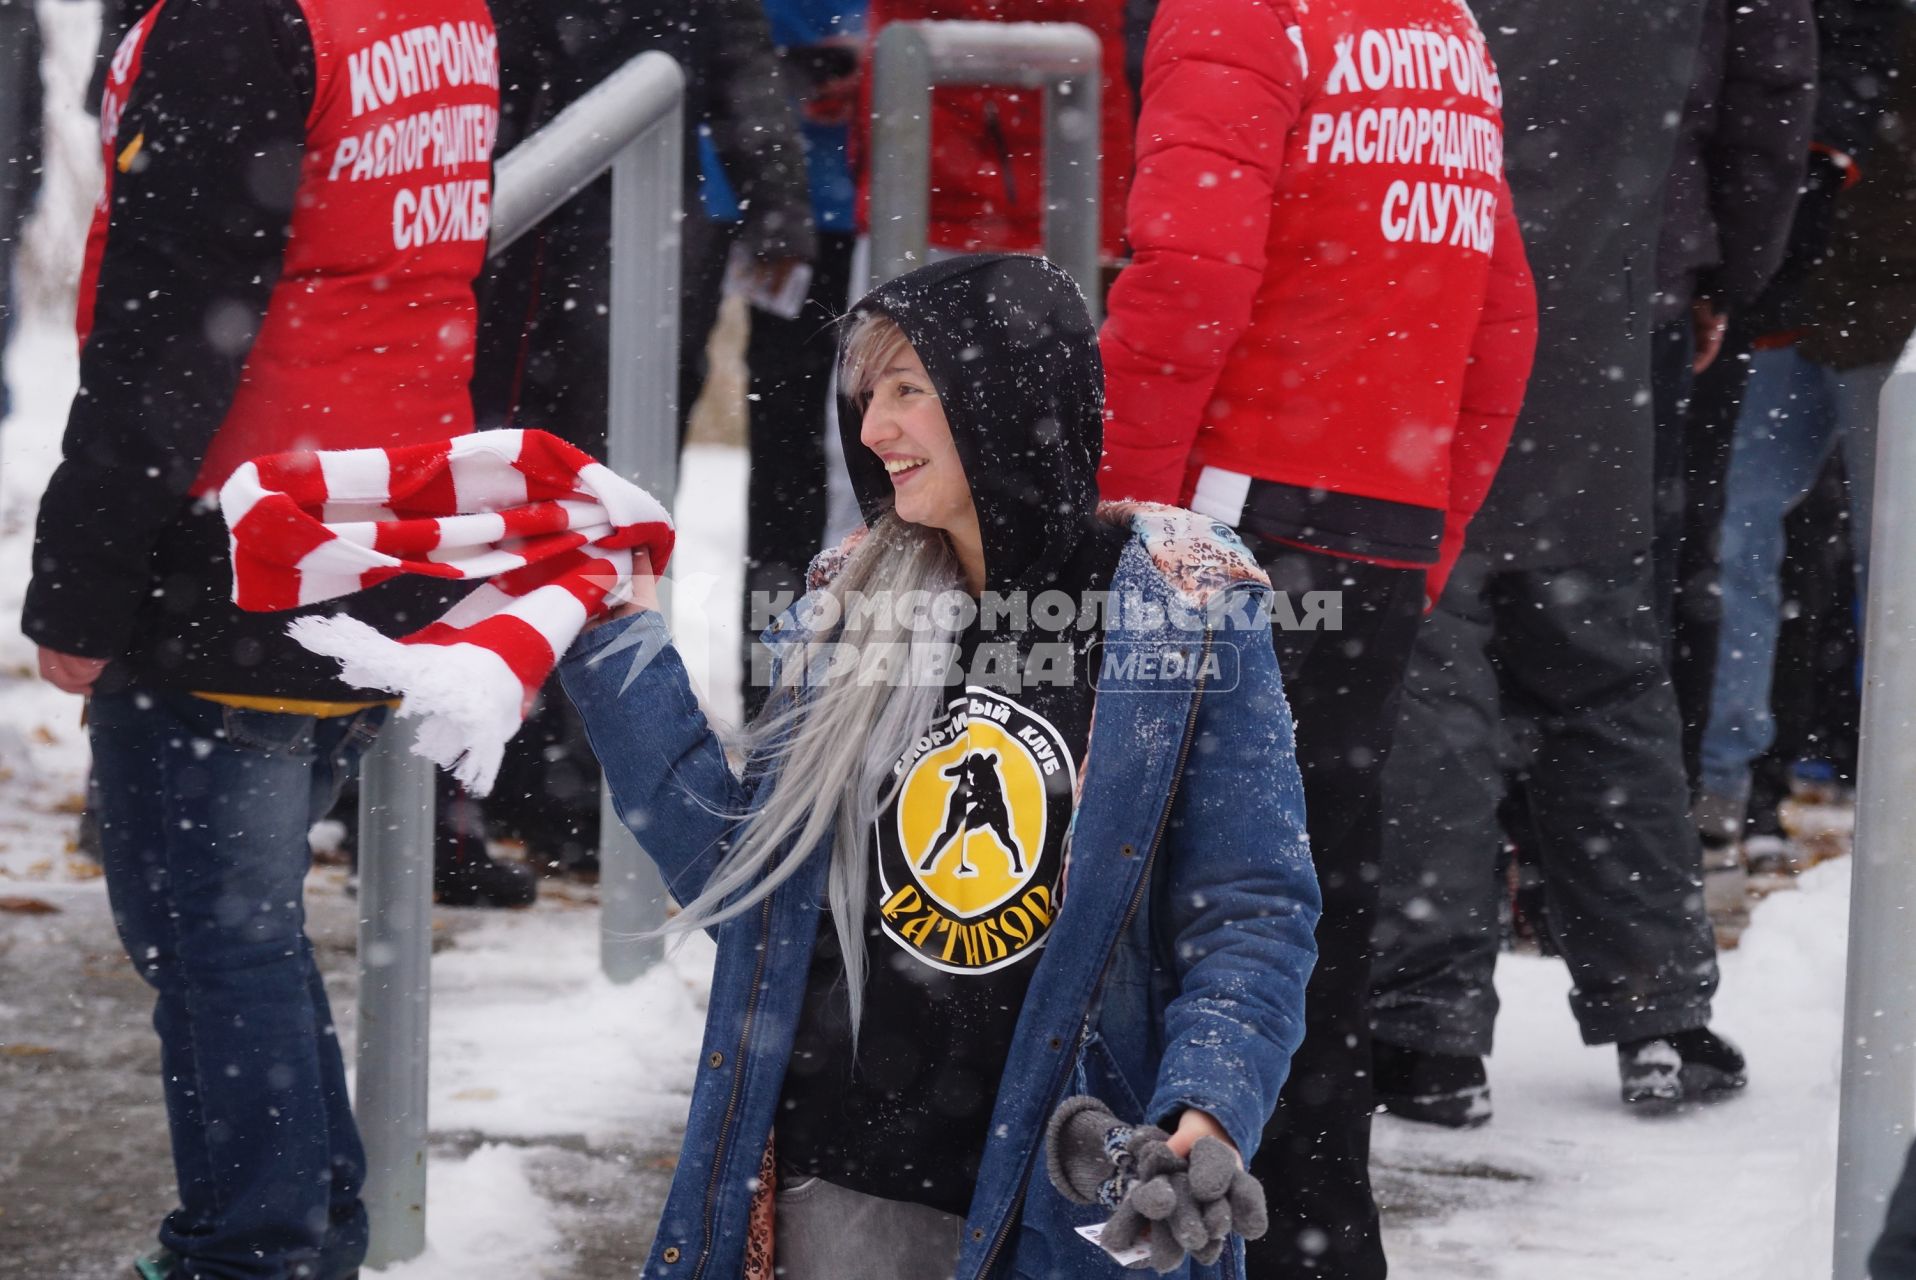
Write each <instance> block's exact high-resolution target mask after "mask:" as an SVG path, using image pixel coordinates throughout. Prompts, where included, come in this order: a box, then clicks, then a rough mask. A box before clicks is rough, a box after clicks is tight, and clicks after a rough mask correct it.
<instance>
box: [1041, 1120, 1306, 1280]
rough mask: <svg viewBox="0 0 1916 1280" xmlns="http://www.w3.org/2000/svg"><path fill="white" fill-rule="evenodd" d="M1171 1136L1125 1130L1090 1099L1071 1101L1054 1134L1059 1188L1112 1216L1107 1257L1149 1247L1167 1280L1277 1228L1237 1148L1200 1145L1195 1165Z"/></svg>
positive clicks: (1051, 1158) (1051, 1146)
mask: <svg viewBox="0 0 1916 1280" xmlns="http://www.w3.org/2000/svg"><path fill="white" fill-rule="evenodd" d="M1168 1136H1169V1135H1167V1134H1166V1133H1165V1132H1164V1130H1162V1129H1159V1128H1157V1127H1156V1126H1155V1125H1130V1124H1126V1123H1125V1122H1124V1121H1122V1120H1119V1119H1118V1118H1117V1116H1115V1115H1113V1114H1112V1112H1111V1110H1110V1108H1108V1107H1106V1106H1105V1105H1104V1104H1103V1103H1102V1102H1099V1101H1098V1100H1097V1099H1096V1098H1089V1097H1076V1098H1067V1099H1066V1100H1065V1101H1064V1102H1063V1103H1061V1104H1060V1105H1059V1107H1058V1109H1057V1111H1055V1112H1053V1113H1052V1117H1051V1121H1050V1123H1049V1124H1047V1125H1046V1126H1045V1167H1046V1170H1047V1171H1048V1172H1049V1174H1050V1175H1051V1183H1052V1185H1053V1186H1055V1187H1057V1188H1058V1190H1059V1192H1060V1193H1061V1194H1063V1195H1064V1196H1065V1197H1067V1198H1068V1199H1071V1200H1073V1201H1075V1202H1077V1203H1078V1204H1099V1205H1103V1206H1105V1207H1106V1208H1108V1209H1110V1210H1111V1217H1110V1220H1109V1221H1107V1222H1106V1223H1105V1227H1104V1234H1103V1237H1102V1243H1103V1245H1104V1247H1105V1248H1107V1249H1110V1250H1113V1251H1117V1252H1122V1251H1123V1250H1125V1249H1129V1248H1131V1247H1132V1246H1133V1245H1136V1244H1137V1243H1139V1241H1140V1240H1144V1241H1145V1242H1146V1244H1147V1246H1148V1247H1149V1249H1150V1264H1151V1267H1152V1269H1153V1270H1155V1271H1157V1272H1159V1273H1160V1274H1162V1273H1164V1272H1168V1271H1174V1270H1176V1269H1177V1267H1178V1265H1179V1264H1180V1263H1182V1262H1183V1261H1184V1256H1185V1254H1186V1253H1189V1254H1190V1255H1191V1256H1192V1257H1193V1258H1194V1259H1195V1260H1197V1261H1198V1262H1201V1263H1207V1264H1208V1263H1212V1262H1216V1261H1217V1259H1218V1257H1219V1255H1221V1254H1222V1253H1223V1251H1224V1245H1225V1242H1226V1241H1227V1240H1228V1239H1229V1238H1230V1235H1231V1233H1232V1232H1233V1231H1235V1232H1237V1233H1238V1234H1240V1235H1242V1236H1244V1237H1245V1238H1246V1239H1250V1240H1255V1239H1257V1238H1258V1237H1259V1236H1261V1235H1263V1234H1264V1232H1265V1231H1266V1229H1267V1228H1268V1225H1269V1223H1268V1216H1267V1214H1266V1212H1265V1206H1264V1189H1263V1188H1262V1187H1261V1186H1259V1185H1258V1182H1257V1180H1256V1179H1255V1178H1253V1177H1251V1176H1250V1175H1249V1174H1248V1173H1246V1172H1245V1171H1244V1170H1243V1169H1242V1168H1240V1167H1239V1165H1238V1161H1237V1157H1236V1156H1235V1155H1234V1154H1233V1153H1232V1151H1231V1149H1230V1147H1228V1146H1226V1145H1225V1144H1224V1143H1222V1142H1219V1141H1218V1140H1217V1139H1215V1138H1200V1139H1199V1140H1198V1141H1197V1143H1196V1144H1195V1145H1194V1146H1193V1147H1192V1148H1191V1156H1190V1159H1188V1160H1186V1159H1183V1158H1180V1157H1179V1156H1177V1155H1174V1154H1173V1153H1172V1151H1171V1148H1170V1147H1169V1146H1168V1145H1167V1141H1166V1139H1167V1138H1168ZM1154 1227H1155V1229H1153V1228H1154Z"/></svg>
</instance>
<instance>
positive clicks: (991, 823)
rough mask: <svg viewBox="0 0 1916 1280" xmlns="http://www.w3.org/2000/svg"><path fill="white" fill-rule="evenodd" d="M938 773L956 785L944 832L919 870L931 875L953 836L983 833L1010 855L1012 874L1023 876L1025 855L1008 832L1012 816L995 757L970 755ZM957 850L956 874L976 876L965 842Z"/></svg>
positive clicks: (988, 753)
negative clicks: (955, 782)
mask: <svg viewBox="0 0 1916 1280" xmlns="http://www.w3.org/2000/svg"><path fill="white" fill-rule="evenodd" d="M940 772H941V773H942V775H943V776H944V777H947V778H952V779H955V780H956V781H957V783H958V785H957V786H955V787H953V788H952V790H951V795H950V797H949V798H948V799H947V800H946V802H945V804H946V809H945V829H944V830H943V831H940V832H939V833H938V836H937V838H936V839H934V840H933V841H932V842H931V852H929V853H927V854H926V855H925V858H924V861H922V862H920V863H919V864H918V869H919V870H920V871H930V870H931V869H932V867H933V865H935V864H936V863H937V861H938V855H939V854H941V853H943V852H944V851H945V850H946V849H947V848H949V847H950V846H951V840H952V838H953V837H954V836H962V835H963V834H964V833H965V832H967V831H976V830H979V829H983V830H986V831H989V832H990V833H991V834H992V835H993V836H995V837H997V840H998V844H999V846H1000V847H1002V848H1004V849H1006V850H1008V851H1009V852H1010V854H1011V871H1012V874H1013V875H1020V876H1021V875H1023V874H1024V872H1025V858H1024V851H1023V850H1022V849H1020V848H1019V846H1018V836H1017V833H1016V832H1014V831H1012V829H1011V813H1010V811H1009V810H1008V809H1007V808H1006V807H1005V786H1004V781H1003V780H1002V779H1001V778H999V776H998V753H997V752H995V751H973V752H969V753H968V754H966V756H965V758H964V759H963V760H960V761H959V762H958V763H957V764H954V765H952V766H950V767H949V768H946V769H943V770H941V771H940ZM957 848H958V868H957V874H958V875H961V876H975V875H977V874H978V869H977V868H976V867H973V866H972V865H971V864H970V863H969V862H966V861H965V842H964V841H963V840H960V841H959V842H958V846H957Z"/></svg>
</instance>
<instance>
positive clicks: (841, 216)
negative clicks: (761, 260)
mask: <svg viewBox="0 0 1916 1280" xmlns="http://www.w3.org/2000/svg"><path fill="white" fill-rule="evenodd" d="M865 9H866V5H865V3H864V0H770V3H768V4H767V5H766V12H767V14H768V16H769V17H770V19H771V24H772V39H773V40H774V41H776V42H777V45H778V48H779V50H780V52H781V55H782V56H783V58H784V60H785V66H786V68H787V69H788V71H790V73H791V74H790V76H789V77H788V83H789V84H790V85H791V87H792V89H793V90H794V91H795V92H796V94H797V98H798V115H799V124H800V129H801V131H802V137H803V139H804V143H805V171H806V174H807V176H808V178H809V180H810V183H811V193H812V217H813V221H814V223H815V225H816V226H817V229H818V254H817V256H816V257H815V258H814V259H813V262H812V279H811V286H810V288H809V289H808V290H807V292H806V296H805V300H804V302H803V304H802V305H801V306H800V307H799V309H798V314H796V315H789V316H788V315H780V314H777V313H776V312H773V311H770V310H767V309H766V308H764V307H761V306H754V307H753V308H752V313H751V333H750V336H749V337H748V338H747V340H746V347H745V365H746V370H747V374H748V376H749V378H750V385H749V387H748V391H747V396H746V402H745V422H746V429H747V431H748V432H749V434H750V452H751V459H752V466H751V473H750V477H749V479H748V480H747V492H746V501H745V508H746V526H745V595H746V600H745V630H744V643H745V658H744V664H743V665H744V670H745V672H746V678H745V679H744V680H743V681H742V682H741V690H742V693H743V695H744V704H745V714H746V716H747V717H748V718H749V717H751V716H753V715H756V714H757V713H758V709H759V707H760V706H762V705H763V704H764V701H765V695H766V692H767V689H766V686H765V682H764V681H763V680H762V679H754V678H753V675H752V673H753V672H754V670H755V669H758V668H762V667H763V664H764V662H765V660H766V658H767V656H768V655H767V653H766V651H765V650H764V648H763V647H762V646H760V645H759V643H758V636H759V633H760V632H761V631H763V630H764V629H765V628H766V627H767V626H768V625H770V623H771V621H772V618H773V617H774V616H776V614H777V612H778V609H779V608H780V607H782V606H781V605H779V601H781V600H784V599H789V598H795V596H796V595H797V593H798V592H799V591H800V590H801V589H802V588H803V586H804V579H805V566H806V565H807V564H809V563H810V562H811V558H812V557H813V556H815V555H817V554H818V553H819V552H820V551H822V550H823V549H824V545H825V536H826V525H827V511H826V508H827V498H828V495H827V475H826V440H825V431H826V427H827V423H828V417H829V413H828V407H829V402H830V399H831V381H832V362H833V359H834V357H835V356H836V355H837V349H838V343H837V336H836V333H835V332H834V327H833V322H834V321H835V320H836V318H837V317H838V315H839V313H840V312H841V311H842V310H843V309H844V307H845V305H846V304H847V303H848V302H850V301H851V297H850V293H851V276H852V255H853V251H854V249H855V247H856V245H857V242H858V225H857V216H858V210H857V195H858V192H857V187H856V184H855V183H854V182H853V180H852V172H851V164H850V155H849V147H850V142H851V132H852V115H853V113H854V111H855V110H856V108H857V104H858V94H859V85H860V82H861V80H862V79H863V76H864V55H865V48H864V44H865V42H864V30H865Z"/></svg>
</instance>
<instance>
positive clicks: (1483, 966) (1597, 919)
mask: <svg viewBox="0 0 1916 1280" xmlns="http://www.w3.org/2000/svg"><path fill="white" fill-rule="evenodd" d="M1513 778H1514V779H1515V780H1517V781H1518V782H1520V783H1521V787H1520V795H1521V797H1522V803H1521V804H1520V805H1517V806H1505V805H1504V800H1505V797H1506V793H1507V789H1508V786H1509V783H1510V781H1511V780H1512V779H1513ZM1512 809H1515V810H1516V812H1512ZM1384 816H1385V823H1386V826H1385V834H1384V846H1383V884H1382V909H1381V912H1380V915H1379V918H1378V923H1377V933H1376V943H1377V973H1376V980H1375V991H1374V995H1375V1001H1374V1004H1375V1007H1374V1010H1373V1018H1374V1020H1375V1029H1376V1034H1377V1038H1378V1039H1379V1040H1383V1041H1385V1042H1387V1043H1390V1044H1394V1045H1402V1046H1405V1047H1407V1048H1411V1049H1421V1050H1424V1051H1425V1052H1431V1053H1449V1054H1477V1055H1481V1054H1487V1053H1489V1052H1490V1048H1491V1033H1492V1030H1493V1027H1494V1025H1495V1021H1496V1016H1497V994H1496V989H1495V987H1494V985H1493V983H1492V973H1493V970H1494V968H1495V966H1496V961H1497V950H1498V945H1499V941H1500V927H1499V911H1500V907H1501V905H1502V894H1503V891H1502V887H1501V884H1500V882H1499V881H1498V879H1497V876H1496V868H1497V859H1498V854H1499V851H1500V850H1501V849H1502V847H1503V845H1504V842H1505V839H1506V835H1508V837H1509V838H1511V839H1514V840H1515V841H1516V842H1517V843H1518V844H1519V845H1520V846H1522V847H1523V848H1524V849H1525V850H1526V851H1527V852H1529V853H1531V854H1534V855H1535V857H1536V860H1537V862H1538V864H1539V865H1540V867H1541V869H1542V871H1543V876H1544V885H1545V900H1546V902H1547V904H1548V914H1549V920H1550V927H1551V933H1552V936H1553V937H1554V939H1555V941H1556V943H1557V946H1558V948H1559V950H1560V951H1561V952H1562V954H1563V956H1564V958H1565V960H1566V961H1567V962H1568V963H1569V966H1570V972H1571V975H1572V977H1574V978H1575V980H1576V985H1575V987H1574V989H1573V990H1572V992H1571V996H1570V1004H1571V1011H1572V1012H1573V1013H1574V1014H1575V1015H1576V1019H1577V1023H1578V1025H1579V1027H1580V1028H1581V1029H1582V1032H1583V1038H1584V1040H1585V1042H1586V1043H1589V1044H1604V1043H1608V1042H1610V1041H1616V1040H1634V1039H1641V1038H1645V1037H1649V1036H1655V1035H1664V1034H1667V1033H1670V1032H1674V1031H1683V1030H1687V1029H1690V1028H1693V1027H1701V1026H1704V1025H1705V1024H1707V1023H1708V1022H1709V1018H1710V997H1711V995H1712V993H1713V992H1714V991H1715V989H1716V979H1717V968H1716V948H1715V941H1714V938H1713V937H1712V935H1711V932H1710V925H1709V921H1708V919H1707V918H1706V916H1705V915H1704V911H1703V900H1702V887H1701V874H1702V867H1701V854H1700V848H1699V845H1698V842H1697V834H1696V830H1695V828H1694V827H1693V826H1691V824H1690V818H1689V794H1688V788H1687V787H1686V786H1685V784H1684V778H1683V768H1682V764H1681V760H1680V751H1679V746H1678V722H1677V714H1676V702H1675V698H1674V697H1673V696H1672V694H1671V691H1670V684H1669V680H1668V678H1667V677H1666V676H1665V674H1664V661H1663V649H1662V640H1661V636H1660V635H1659V634H1658V632H1657V629H1656V626H1655V623H1654V621H1653V619H1652V617H1651V613H1650V586H1649V581H1648V572H1647V568H1646V566H1645V564H1644V563H1642V562H1637V561H1625V562H1623V563H1620V564H1616V565H1610V566H1588V567H1584V568H1579V569H1564V570H1506V571H1503V572H1498V573H1491V572H1489V566H1488V564H1487V562H1486V561H1485V560H1484V558H1483V557H1481V556H1476V555H1471V554H1469V553H1466V554H1465V555H1464V557H1463V558H1462V559H1461V560H1460V561H1459V562H1458V565H1457V570H1456V573H1455V574H1453V575H1452V578H1451V583H1450V587H1449V589H1447V590H1446V591H1445V593H1444V599H1443V601H1442V602H1441V603H1440V604H1439V606H1438V608H1437V610H1436V612H1435V613H1433V614H1432V615H1431V616H1430V617H1429V618H1428V619H1426V620H1425V622H1424V626H1423V629H1422V631H1421V632H1420V633H1419V635H1418V637H1417V642H1416V645H1415V651H1414V654H1413V657H1412V659H1411V664H1410V672H1409V675H1408V677H1407V679H1406V686H1405V697H1404V703H1403V709H1402V715H1401V717H1400V719H1399V720H1398V723H1397V740H1396V749H1395V752H1394V753H1393V755H1392V756H1391V761H1390V766H1389V768H1388V769H1387V770H1386V771H1385V779H1384ZM1506 824H1508V825H1510V826H1513V827H1514V828H1515V829H1514V830H1511V831H1509V832H1508V833H1506V830H1505V829H1504V828H1505V825H1506Z"/></svg>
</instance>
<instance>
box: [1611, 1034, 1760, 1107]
mask: <svg viewBox="0 0 1916 1280" xmlns="http://www.w3.org/2000/svg"><path fill="white" fill-rule="evenodd" d="M1617 1072H1618V1074H1619V1076H1621V1078H1622V1084H1623V1100H1624V1101H1625V1102H1626V1103H1628V1104H1629V1105H1631V1106H1633V1107H1636V1108H1638V1109H1639V1110H1641V1111H1643V1112H1645V1113H1648V1114H1662V1113H1664V1112H1668V1111H1673V1110H1675V1109H1677V1108H1678V1107H1681V1106H1683V1105H1684V1104H1686V1103H1697V1102H1712V1101H1716V1100H1719V1099H1721V1098H1724V1097H1727V1096H1728V1095H1729V1094H1731V1093H1734V1092H1736V1091H1737V1090H1738V1089H1741V1088H1743V1087H1744V1086H1745V1085H1747V1084H1748V1083H1749V1082H1750V1079H1749V1076H1748V1074H1747V1073H1746V1072H1745V1070H1744V1062H1743V1055H1742V1053H1741V1052H1739V1051H1738V1049H1737V1047H1736V1046H1735V1045H1733V1044H1731V1043H1730V1042H1729V1041H1728V1040H1725V1039H1724V1038H1723V1037H1722V1036H1719V1035H1718V1034H1716V1032H1714V1031H1712V1030H1710V1029H1709V1028H1708V1027H1697V1028H1695V1029H1694V1030H1690V1031H1678V1032H1675V1033H1673V1034H1671V1035H1667V1036H1653V1037H1651V1038H1650V1039H1648V1040H1631V1041H1628V1042H1626V1043H1623V1044H1619V1045H1618V1046H1617Z"/></svg>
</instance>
